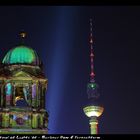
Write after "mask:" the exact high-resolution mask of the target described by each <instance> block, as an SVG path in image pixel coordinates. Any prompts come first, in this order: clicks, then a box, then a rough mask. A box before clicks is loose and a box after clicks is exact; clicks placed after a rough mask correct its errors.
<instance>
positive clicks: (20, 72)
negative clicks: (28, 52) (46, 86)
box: [13, 71, 32, 78]
mask: <svg viewBox="0 0 140 140" xmlns="http://www.w3.org/2000/svg"><path fill="white" fill-rule="evenodd" d="M13 77H28V78H30V77H32V76H31V75H30V74H28V73H26V72H24V71H17V72H15V73H14V74H13Z"/></svg>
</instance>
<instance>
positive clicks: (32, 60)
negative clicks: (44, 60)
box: [2, 45, 40, 65]
mask: <svg viewBox="0 0 140 140" xmlns="http://www.w3.org/2000/svg"><path fill="white" fill-rule="evenodd" d="M2 63H3V64H31V65H40V61H39V57H38V55H37V54H36V52H35V51H34V50H33V49H32V48H29V47H27V46H24V45H21V46H17V47H15V48H13V49H11V50H10V51H8V53H7V54H6V55H5V57H4V59H3V61H2Z"/></svg>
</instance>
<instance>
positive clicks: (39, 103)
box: [0, 33, 48, 134]
mask: <svg viewBox="0 0 140 140" xmlns="http://www.w3.org/2000/svg"><path fill="white" fill-rule="evenodd" d="M24 37H25V33H21V38H22V39H24ZM42 67H43V65H42V62H41V60H40V58H39V57H38V55H37V53H36V51H35V50H33V49H32V48H30V47H28V46H27V45H25V43H24V42H23V41H22V42H21V43H20V44H19V45H17V46H16V47H13V48H12V49H10V50H9V51H8V52H7V54H6V55H5V57H4V58H3V60H2V62H1V65H0V134H47V133H48V129H47V126H48V113H47V111H46V110H45V93H46V89H47V79H46V77H45V74H44V73H43V69H42Z"/></svg>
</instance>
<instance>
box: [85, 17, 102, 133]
mask: <svg viewBox="0 0 140 140" xmlns="http://www.w3.org/2000/svg"><path fill="white" fill-rule="evenodd" d="M93 46H94V41H93V35H92V19H90V51H91V52H90V60H91V73H90V82H89V83H88V84H87V94H88V100H89V104H88V105H87V106H85V107H84V108H83V110H84V113H85V115H86V116H87V117H89V118H90V120H89V125H90V131H91V132H90V133H91V134H98V120H97V118H98V117H99V116H101V115H102V113H103V110H104V108H103V107H101V106H100V105H99V104H98V98H99V93H98V84H97V83H96V82H95V74H94V65H93V58H94V53H93Z"/></svg>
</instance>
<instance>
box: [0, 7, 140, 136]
mask: <svg viewBox="0 0 140 140" xmlns="http://www.w3.org/2000/svg"><path fill="white" fill-rule="evenodd" d="M90 18H94V21H95V23H94V25H95V31H94V36H95V41H96V42H95V44H96V45H95V47H94V53H95V59H94V66H95V74H96V76H95V80H96V82H97V83H98V84H99V92H100V102H101V104H102V105H103V106H104V108H105V110H104V113H103V115H102V116H101V117H100V118H99V133H101V134H128V133H133V134H134V133H140V85H139V83H140V81H139V80H140V6H88V7H86V6H1V7H0V58H1V60H2V58H3V57H4V55H5V54H6V52H7V51H8V50H9V49H11V48H13V47H15V46H16V45H18V44H19V42H20V39H19V36H18V34H19V32H20V31H21V30H25V31H26V32H27V39H26V41H25V42H26V44H27V45H28V46H30V47H32V48H33V49H35V50H36V52H37V53H38V55H39V57H40V58H41V60H42V61H43V64H44V72H45V74H46V77H47V78H48V89H47V92H46V93H47V94H46V109H47V111H48V112H49V115H50V116H49V134H89V133H90V130H89V125H88V118H87V117H86V116H85V115H84V113H83V110H82V108H83V107H84V106H85V105H86V104H87V103H88V99H87V93H86V88H87V83H88V82H89V73H90V57H89V54H90V46H89V31H90V28H89V19H90Z"/></svg>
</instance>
